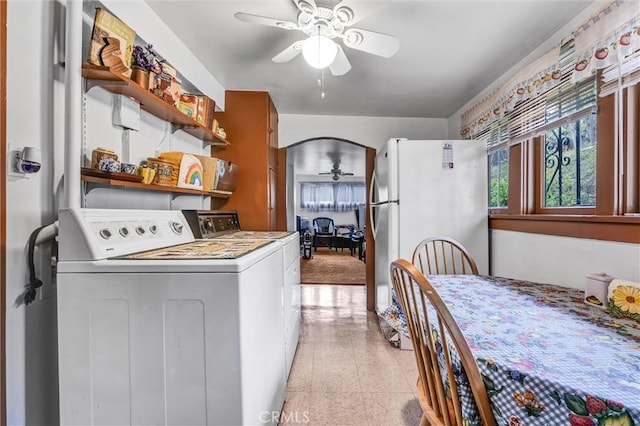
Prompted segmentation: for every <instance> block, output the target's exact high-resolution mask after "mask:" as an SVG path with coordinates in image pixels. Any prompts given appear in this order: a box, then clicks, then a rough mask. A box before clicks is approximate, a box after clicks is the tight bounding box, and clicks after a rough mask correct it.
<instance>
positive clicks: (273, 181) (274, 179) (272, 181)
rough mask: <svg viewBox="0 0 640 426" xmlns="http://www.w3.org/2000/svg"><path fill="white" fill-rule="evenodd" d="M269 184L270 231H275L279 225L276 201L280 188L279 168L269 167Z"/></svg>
mask: <svg viewBox="0 0 640 426" xmlns="http://www.w3.org/2000/svg"><path fill="white" fill-rule="evenodd" d="M268 179H269V186H268V188H267V191H268V192H269V193H268V194H267V196H268V203H269V204H268V206H267V214H268V215H269V231H275V230H276V229H277V227H278V215H277V214H276V213H277V210H276V201H277V198H278V193H277V188H278V170H277V169H275V168H273V167H269V177H268Z"/></svg>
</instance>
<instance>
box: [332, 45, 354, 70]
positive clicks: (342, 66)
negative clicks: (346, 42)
mask: <svg viewBox="0 0 640 426" xmlns="http://www.w3.org/2000/svg"><path fill="white" fill-rule="evenodd" d="M336 45H337V46H338V53H337V54H336V58H335V59H334V60H333V62H332V63H331V65H329V71H331V74H333V75H335V76H340V75H345V74H346V73H348V72H349V70H350V69H351V63H349V59H347V55H345V54H344V50H343V49H342V46H340V45H339V44H337V43H336Z"/></svg>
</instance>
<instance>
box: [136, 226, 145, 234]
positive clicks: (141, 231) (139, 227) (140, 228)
mask: <svg viewBox="0 0 640 426" xmlns="http://www.w3.org/2000/svg"><path fill="white" fill-rule="evenodd" d="M145 232H147V231H145V230H144V228H143V227H142V226H137V227H136V233H137V234H138V235H144V233H145Z"/></svg>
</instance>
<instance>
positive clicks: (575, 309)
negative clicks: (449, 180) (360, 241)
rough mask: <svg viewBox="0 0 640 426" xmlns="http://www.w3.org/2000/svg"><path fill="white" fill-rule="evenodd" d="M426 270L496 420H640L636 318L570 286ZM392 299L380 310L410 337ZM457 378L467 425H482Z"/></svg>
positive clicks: (554, 423) (577, 423)
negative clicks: (592, 301)
mask: <svg viewBox="0 0 640 426" xmlns="http://www.w3.org/2000/svg"><path fill="white" fill-rule="evenodd" d="M426 278H427V280H428V281H429V282H430V283H431V285H432V286H433V287H434V289H435V290H436V291H437V293H438V294H439V295H440V297H441V298H442V300H443V302H444V303H445V305H446V306H447V308H448V309H449V311H450V312H451V315H452V316H453V318H454V319H455V321H456V323H457V325H458V327H459V328H460V330H461V332H462V334H463V335H464V337H465V340H466V342H467V344H468V346H469V348H470V350H471V353H472V355H473V357H474V358H475V360H476V363H477V365H478V367H479V370H480V373H481V375H482V378H483V382H484V384H485V387H486V389H487V394H488V396H489V399H490V403H491V407H492V409H493V413H494V417H495V419H496V422H497V424H498V425H506V426H520V425H541V426H559V425H571V426H596V425H597V426H634V425H637V426H640V323H639V322H637V321H635V320H632V319H625V318H618V317H614V316H613V315H612V314H611V313H610V312H608V311H607V310H606V309H599V308H596V307H594V306H592V305H587V304H585V303H584V292H583V291H581V290H577V289H574V288H568V287H562V286H557V285H549V284H542V283H535V282H530V281H524V280H517V279H510V278H502V277H494V276H479V275H426ZM416 285H417V284H416ZM392 300H394V303H392V305H391V306H390V307H389V308H388V309H387V310H386V311H385V312H383V313H382V316H383V317H384V318H385V319H386V320H387V321H388V322H389V323H391V324H392V325H393V326H394V327H395V328H396V329H397V330H399V331H400V332H401V333H403V334H405V335H408V334H407V328H406V319H405V318H404V314H403V312H402V310H401V309H400V305H399V303H397V299H395V294H394V295H393V297H392ZM430 317H433V316H432V315H430ZM432 330H436V327H435V324H432ZM452 355H453V357H454V359H456V357H457V354H452ZM445 380H446V378H445ZM456 383H457V384H458V386H459V392H460V394H461V400H462V411H463V417H464V418H465V426H466V425H469V426H471V425H474V424H479V420H478V419H477V415H476V414H475V412H474V410H475V405H474V404H473V401H472V396H471V393H470V388H469V387H468V386H465V377H464V374H463V375H460V376H458V377H456Z"/></svg>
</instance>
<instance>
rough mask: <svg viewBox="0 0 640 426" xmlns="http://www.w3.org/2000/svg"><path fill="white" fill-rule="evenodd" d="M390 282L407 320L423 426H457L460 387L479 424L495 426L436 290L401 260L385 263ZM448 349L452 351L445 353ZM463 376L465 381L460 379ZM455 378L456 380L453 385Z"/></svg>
mask: <svg viewBox="0 0 640 426" xmlns="http://www.w3.org/2000/svg"><path fill="white" fill-rule="evenodd" d="M391 280H392V282H393V287H394V289H395V292H396V295H397V297H398V299H399V301H400V305H401V307H402V310H403V311H404V313H405V316H406V317H407V323H408V327H409V334H410V337H411V343H412V344H413V349H414V354H415V357H416V362H417V364H418V374H419V379H418V394H419V396H420V402H421V405H422V408H423V412H424V415H425V417H426V418H427V420H428V421H429V423H431V424H433V425H458V426H460V425H462V422H463V417H462V404H461V397H460V389H459V386H460V383H465V382H466V383H467V384H465V385H463V386H468V388H470V391H471V394H472V401H471V402H475V406H476V408H477V411H478V415H479V418H480V420H482V424H483V425H485V426H493V425H495V424H496V421H495V418H494V416H493V412H492V411H491V405H490V402H489V396H488V395H487V389H486V387H485V386H484V382H483V380H482V376H481V374H480V370H479V369H478V365H477V364H476V361H475V359H474V357H473V355H472V354H471V351H470V350H469V346H468V345H467V342H466V340H465V339H464V336H463V335H462V332H461V331H460V328H459V327H458V325H457V324H456V322H455V320H454V319H453V317H452V316H451V313H450V312H449V310H448V309H447V307H446V305H445V304H444V302H443V301H442V299H441V298H440V296H439V295H438V293H437V292H436V290H435V289H434V288H433V287H432V286H431V284H430V283H429V281H428V280H427V279H426V278H425V276H424V275H423V274H422V273H421V272H420V271H419V270H418V269H417V268H416V267H415V266H414V265H412V264H411V263H409V262H408V261H406V260H404V259H398V260H396V261H395V262H392V263H391ZM427 307H429V308H427ZM450 343H453V346H454V348H455V349H454V348H450V346H449V345H450ZM452 349H453V350H452ZM452 354H457V359H458V360H459V363H460V364H457V362H458V361H456V360H455V359H452ZM454 364H455V365H454ZM461 368H462V371H461ZM465 375H466V379H464V378H463V377H464V376H465ZM456 376H457V377H460V379H459V380H458V381H457V382H456ZM447 383H448V385H447ZM468 388H467V390H468Z"/></svg>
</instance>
